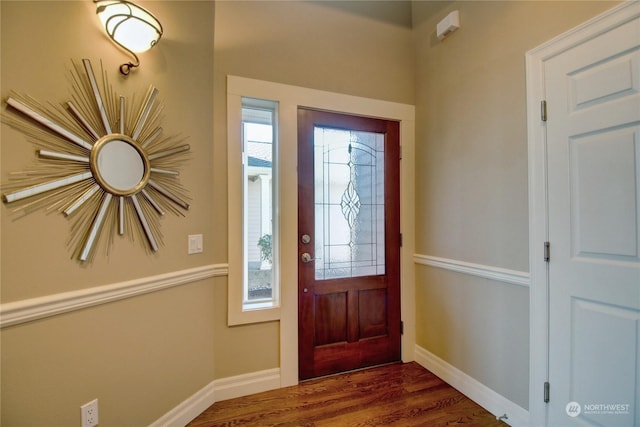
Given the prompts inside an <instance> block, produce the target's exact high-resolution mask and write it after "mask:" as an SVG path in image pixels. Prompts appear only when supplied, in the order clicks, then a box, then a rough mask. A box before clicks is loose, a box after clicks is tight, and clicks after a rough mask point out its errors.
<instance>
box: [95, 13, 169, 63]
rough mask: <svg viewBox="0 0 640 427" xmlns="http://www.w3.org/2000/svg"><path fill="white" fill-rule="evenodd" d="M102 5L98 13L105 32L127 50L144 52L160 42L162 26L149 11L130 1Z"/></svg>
mask: <svg viewBox="0 0 640 427" xmlns="http://www.w3.org/2000/svg"><path fill="white" fill-rule="evenodd" d="M100 3H101V4H99V5H98V10H97V13H98V16H99V18H100V20H101V21H102V25H104V29H105V31H106V32H107V34H108V35H109V37H111V38H112V39H113V41H115V42H116V43H118V44H119V45H121V46H122V47H124V48H125V49H127V50H130V51H132V52H144V51H146V50H149V49H151V48H152V47H153V46H154V45H155V44H156V43H158V40H160V37H161V36H162V25H161V24H160V22H159V21H158V20H157V19H156V18H155V17H154V16H153V15H152V14H151V13H150V12H149V11H147V10H145V9H143V8H142V7H140V6H138V5H136V4H133V3H131V2H128V1H111V2H110V1H106V2H100Z"/></svg>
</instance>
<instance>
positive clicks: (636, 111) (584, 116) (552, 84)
mask: <svg viewBox="0 0 640 427" xmlns="http://www.w3.org/2000/svg"><path fill="white" fill-rule="evenodd" d="M639 34H640V19H639V18H638V17H636V18H635V19H633V20H630V21H627V22H624V23H622V24H621V25H619V26H617V27H615V28H613V29H611V30H609V31H607V32H605V33H603V34H601V35H600V36H598V37H592V38H589V39H587V40H586V41H585V42H583V43H581V44H578V45H577V46H575V47H573V48H571V49H569V50H567V51H565V52H564V53H562V54H559V55H557V56H555V57H553V58H551V59H549V60H548V61H546V64H545V81H546V88H545V91H546V97H547V103H548V120H547V141H548V147H547V149H548V197H549V200H548V209H549V214H548V215H549V241H550V263H549V352H550V354H549V382H550V393H549V398H550V400H549V407H548V409H549V414H548V415H549V418H548V425H550V426H557V425H563V426H569V425H580V426H637V425H640V219H639V218H640V37H639Z"/></svg>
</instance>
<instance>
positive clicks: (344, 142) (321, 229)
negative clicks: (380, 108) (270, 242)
mask: <svg viewBox="0 0 640 427" xmlns="http://www.w3.org/2000/svg"><path fill="white" fill-rule="evenodd" d="M314 170H315V190H314V193H315V194H314V198H315V257H316V260H315V278H316V280H325V279H336V278H343V277H358V276H372V275H382V274H385V242H384V239H385V235H384V224H385V218H384V196H385V195H384V134H383V133H373V132H357V131H349V130H341V129H332V128H327V127H319V126H316V127H315V128H314Z"/></svg>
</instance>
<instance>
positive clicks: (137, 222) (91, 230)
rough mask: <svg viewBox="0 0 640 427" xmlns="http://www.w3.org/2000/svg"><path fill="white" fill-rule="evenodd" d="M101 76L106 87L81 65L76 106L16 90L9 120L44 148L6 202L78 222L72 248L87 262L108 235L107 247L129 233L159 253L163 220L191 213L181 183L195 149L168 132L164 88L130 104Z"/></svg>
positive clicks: (14, 178) (76, 67) (16, 178)
mask: <svg viewBox="0 0 640 427" xmlns="http://www.w3.org/2000/svg"><path fill="white" fill-rule="evenodd" d="M101 74H102V75H101V82H100V84H99V83H98V80H97V79H96V77H95V74H94V72H93V68H92V65H91V62H90V61H89V60H88V59H84V60H82V63H81V64H78V63H74V64H73V68H72V70H71V72H70V76H71V78H70V81H71V87H72V95H71V98H72V100H71V101H68V102H66V103H64V104H62V105H59V106H52V105H46V106H45V105H43V104H40V103H38V102H37V101H36V100H34V99H33V98H30V97H27V96H20V95H18V94H15V93H13V92H12V93H11V94H10V95H9V97H8V98H7V100H6V104H7V105H8V108H6V111H5V112H4V114H3V116H2V119H3V121H4V122H5V123H7V124H8V125H10V126H12V127H13V128H15V129H17V130H19V131H21V132H23V133H25V134H26V135H27V136H28V137H29V140H30V141H31V142H33V143H34V144H36V145H37V146H39V149H38V150H37V155H38V163H37V165H35V166H34V167H32V168H31V169H28V170H25V171H23V172H17V173H13V174H11V180H10V182H8V183H6V184H5V185H3V191H4V192H3V194H2V200H3V202H4V203H6V204H12V205H14V206H16V208H15V211H23V212H26V211H30V210H33V209H40V208H45V209H47V210H58V211H60V212H62V213H63V214H64V215H65V216H67V217H70V218H72V219H74V220H75V221H74V223H73V226H72V233H71V238H70V240H69V244H70V246H71V247H72V248H73V251H74V257H77V259H79V260H80V261H81V262H85V261H88V260H90V259H91V258H92V257H93V254H94V252H95V247H96V245H97V242H98V241H99V240H100V236H101V234H108V236H109V240H108V244H107V248H109V247H110V246H111V243H112V242H113V237H114V236H115V235H120V236H123V235H125V234H128V235H129V236H131V237H134V236H140V237H142V239H141V240H145V241H146V247H147V248H148V249H149V250H150V251H152V252H156V251H157V250H158V245H159V242H160V241H161V233H160V225H159V218H160V217H161V216H163V215H164V214H165V212H167V211H169V212H172V213H174V214H182V215H184V211H187V210H188V209H189V203H188V202H187V201H186V200H187V197H186V194H187V191H186V189H185V188H184V187H182V186H181V185H180V183H179V181H178V176H179V171H178V168H179V166H180V165H181V164H182V162H183V161H184V160H185V159H186V156H185V155H186V154H187V153H188V152H189V145H188V144H184V141H183V140H182V139H181V138H178V137H176V136H171V137H164V136H163V135H162V128H161V127H160V126H159V122H160V118H161V117H160V116H161V112H162V107H161V105H160V104H159V102H157V100H156V98H157V95H158V90H157V89H156V88H154V87H153V86H152V87H150V88H149V90H148V92H147V93H146V96H145V97H144V98H142V99H141V100H140V101H138V102H136V100H135V96H133V97H132V99H131V101H129V100H127V99H126V98H125V97H123V96H117V95H116V94H115V92H114V91H113V89H112V87H111V85H110V84H109V82H108V80H107V77H106V74H105V72H104V70H102V73H101ZM104 230H107V231H106V232H104Z"/></svg>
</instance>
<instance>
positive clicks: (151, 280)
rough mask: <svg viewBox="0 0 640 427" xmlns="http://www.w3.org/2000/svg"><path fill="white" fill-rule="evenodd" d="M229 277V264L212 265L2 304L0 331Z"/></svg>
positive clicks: (0, 307)
mask: <svg viewBox="0 0 640 427" xmlns="http://www.w3.org/2000/svg"><path fill="white" fill-rule="evenodd" d="M227 274H228V266H227V264H210V265H205V266H201V267H195V268H190V269H186V270H179V271H173V272H170V273H164V274H159V275H156V276H148V277H143V278H140V279H133V280H129V281H126V282H120V283H114V284H110V285H104V286H96V287H93V288H88V289H81V290H77V291H70V292H62V293H58V294H53V295H47V296H44V297H38V298H29V299H24V300H20V301H15V302H9V303H5V304H0V328H6V327H8V326H14V325H18V324H20V323H25V322H31V321H33V320H37V319H42V318H45V317H50V316H56V315H58V314H62V313H68V312H71V311H75V310H82V309H84V308H88V307H93V306H95V305H100V304H106V303H108V302H113V301H117V300H121V299H125V298H131V297H134V296H138V295H142V294H147V293H150V292H156V291H160V290H162V289H167V288H171V287H174V286H180V285H186V284H189V283H192V282H195V281H198V280H203V279H208V278H210V277H217V276H226V275H227Z"/></svg>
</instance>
